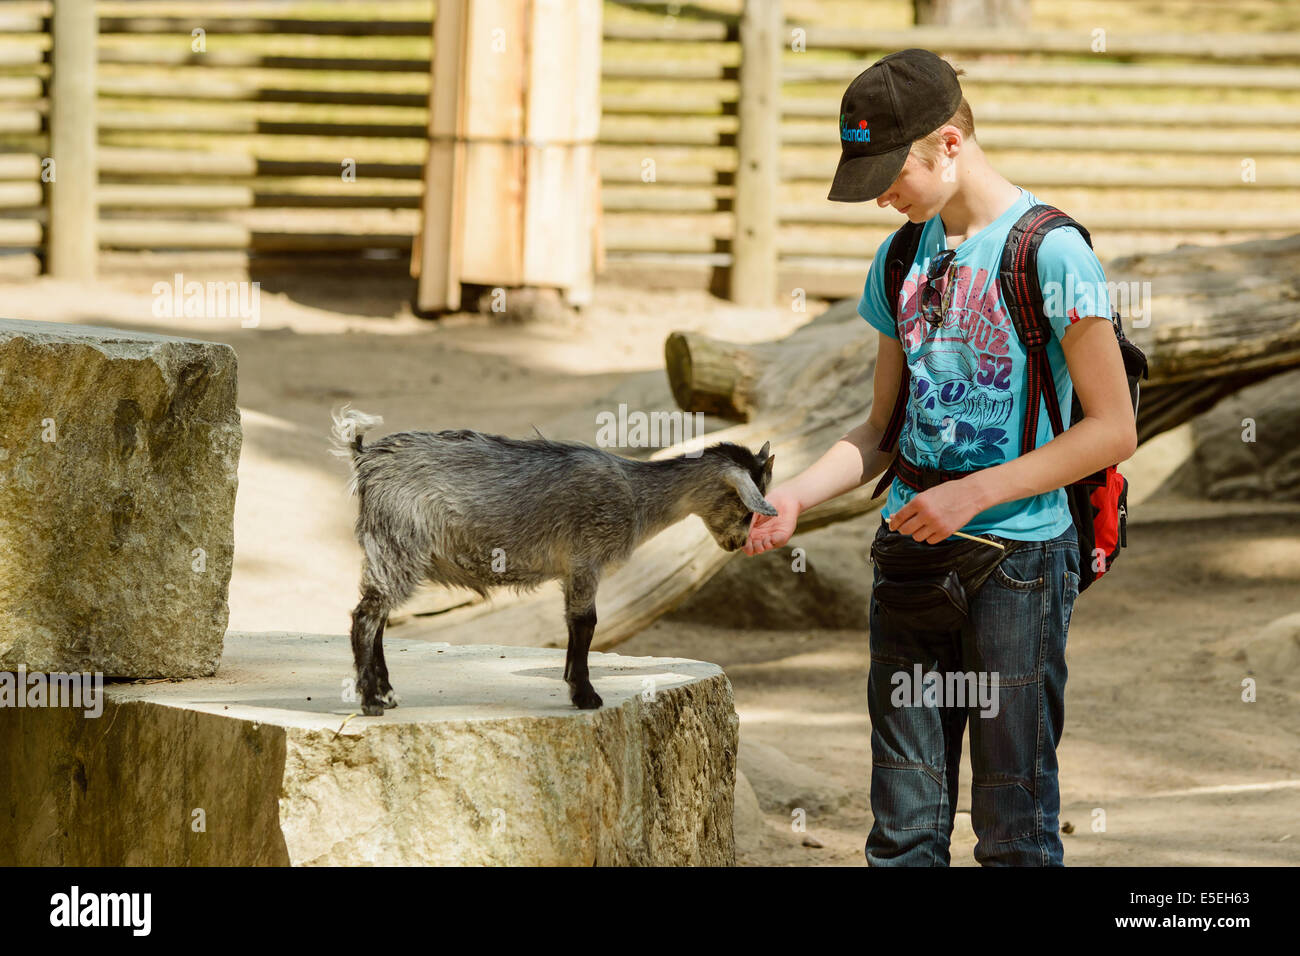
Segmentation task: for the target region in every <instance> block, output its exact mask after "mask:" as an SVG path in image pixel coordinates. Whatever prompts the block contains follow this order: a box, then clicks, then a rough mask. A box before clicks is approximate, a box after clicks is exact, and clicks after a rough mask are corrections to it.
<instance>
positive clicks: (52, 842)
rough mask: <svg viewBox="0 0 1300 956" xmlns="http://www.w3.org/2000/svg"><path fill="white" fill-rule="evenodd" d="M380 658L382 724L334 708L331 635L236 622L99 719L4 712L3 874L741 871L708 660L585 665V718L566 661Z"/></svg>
mask: <svg viewBox="0 0 1300 956" xmlns="http://www.w3.org/2000/svg"><path fill="white" fill-rule="evenodd" d="M384 645H385V648H384V649H385V654H386V657H387V659H388V663H389V668H390V671H391V673H392V678H393V683H394V685H395V686H396V688H397V690H398V692H399V693H400V694H401V695H402V704H401V706H400V707H398V708H396V709H394V710H391V711H388V712H387V713H385V714H384V715H383V716H382V717H361V716H356V717H349V715H350V714H352V713H353V712H355V711H357V710H359V707H358V705H356V704H351V703H347V702H346V701H345V700H344V699H343V682H344V679H345V678H346V677H347V676H348V675H349V673H350V661H351V650H350V647H349V642H348V639H347V638H346V637H343V636H338V637H318V636H309V635H298V634H249V633H238V632H234V631H232V632H230V634H229V635H228V637H227V640H226V651H225V656H224V658H223V660H222V664H221V672H220V675H219V676H217V677H214V678H205V679H200V680H194V681H183V682H170V683H156V684H117V685H110V686H109V687H106V688H105V694H104V697H105V700H104V706H103V712H102V714H101V715H100V716H99V717H97V718H89V717H86V716H85V715H84V713H83V711H82V710H79V709H78V710H74V709H71V708H23V709H12V708H6V709H0V865H12V864H32V865H53V864H61V865H76V866H95V865H105V866H117V865H138V864H150V865H249V864H252V865H265V864H271V865H276V864H280V865H283V864H324V865H333V864H536V865H582V866H589V865H592V864H597V865H600V866H608V865H620V864H632V865H699V864H703V865H731V864H733V863H734V862H735V847H734V837H733V832H732V812H733V801H734V789H735V784H736V754H737V735H738V728H739V720H738V718H737V717H736V713H735V708H734V705H733V702H732V696H731V684H730V682H729V681H728V680H727V677H726V675H725V674H724V673H723V672H722V670H721V669H720V668H718V667H717V666H715V665H713V664H706V663H701V662H699V661H688V660H679V659H676V658H652V657H622V656H619V655H616V654H592V655H591V675H592V680H593V682H594V683H595V685H596V687H597V688H598V689H599V691H600V694H601V696H602V697H603V698H604V700H605V706H604V707H602V708H601V709H599V710H594V711H579V710H577V709H575V708H574V707H573V706H572V705H571V704H570V703H569V699H568V690H567V687H566V685H565V683H564V681H563V671H564V651H563V650H557V649H547V648H531V647H509V648H505V647H495V646H482V645H467V646H451V645H438V644H430V643H425V642H421V641H409V640H399V639H394V638H388V639H386V640H385V642H384ZM200 822H201V824H202V829H201V830H198V829H196V827H198V826H199V824H200ZM5 831H8V832H5Z"/></svg>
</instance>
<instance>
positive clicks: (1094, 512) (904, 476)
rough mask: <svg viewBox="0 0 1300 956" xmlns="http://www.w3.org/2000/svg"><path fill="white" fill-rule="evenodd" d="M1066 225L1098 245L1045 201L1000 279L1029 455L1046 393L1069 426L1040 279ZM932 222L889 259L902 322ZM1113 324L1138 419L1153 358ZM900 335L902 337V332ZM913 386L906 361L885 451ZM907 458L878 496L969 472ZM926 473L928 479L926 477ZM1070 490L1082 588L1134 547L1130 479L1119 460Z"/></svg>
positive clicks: (1026, 222)
mask: <svg viewBox="0 0 1300 956" xmlns="http://www.w3.org/2000/svg"><path fill="white" fill-rule="evenodd" d="M1062 226H1073V227H1074V228H1075V229H1077V230H1079V235H1081V236H1083V239H1084V241H1085V242H1086V243H1088V247H1089V248H1091V247H1092V237H1091V236H1090V235H1089V234H1088V230H1086V229H1084V228H1083V226H1081V225H1079V223H1077V222H1075V221H1074V220H1073V219H1071V218H1070V217H1069V216H1067V215H1066V214H1065V213H1063V212H1061V211H1060V210H1059V209H1056V208H1055V207H1053V206H1048V205H1046V204H1039V205H1035V206H1033V207H1031V208H1030V209H1029V211H1028V212H1026V213H1025V214H1024V215H1023V216H1021V217H1020V219H1019V220H1017V222H1016V224H1015V225H1014V226H1012V227H1011V229H1010V231H1009V232H1008V233H1007V241H1006V245H1005V246H1003V249H1002V265H1001V268H1000V269H999V272H998V282H999V285H1000V288H1001V291H1002V298H1003V301H1005V302H1006V305H1007V311H1008V312H1009V313H1010V315H1011V321H1012V323H1013V324H1014V325H1015V329H1016V334H1017V335H1018V336H1020V341H1021V343H1022V344H1023V345H1024V347H1025V351H1026V353H1027V364H1026V370H1025V395H1024V407H1025V408H1026V409H1027V411H1026V413H1025V427H1024V430H1023V431H1022V432H1021V435H1020V454H1021V455H1023V454H1025V453H1026V452H1028V451H1032V450H1033V449H1034V447H1035V445H1036V444H1037V437H1038V411H1039V402H1040V398H1041V399H1046V402H1047V414H1048V417H1049V418H1050V419H1051V422H1052V434H1053V435H1059V434H1061V432H1063V431H1065V428H1064V427H1063V422H1062V419H1061V408H1060V404H1059V403H1058V401H1057V398H1056V389H1055V388H1054V387H1053V385H1052V369H1051V363H1050V362H1049V361H1048V358H1047V344H1048V343H1049V342H1050V341H1051V340H1052V336H1053V334H1054V333H1053V331H1052V326H1051V322H1050V321H1049V320H1048V318H1047V315H1046V313H1045V311H1044V307H1043V294H1042V290H1041V289H1040V288H1039V282H1038V247H1039V246H1040V245H1042V242H1043V238H1044V237H1045V236H1046V235H1047V234H1048V233H1049V232H1051V231H1052V230H1053V229H1058V228H1060V227H1062ZM924 227H925V224H924V223H913V222H908V223H906V224H904V225H903V226H902V228H900V229H899V230H898V232H896V233H895V234H894V238H893V240H892V241H891V242H890V244H889V252H888V257H887V259H886V260H885V291H886V298H887V299H888V301H889V305H890V309H891V311H892V312H893V314H894V323H895V327H896V328H897V323H898V309H899V299H900V297H901V296H902V291H903V280H904V279H905V278H906V277H907V273H908V272H909V271H911V268H912V263H913V262H914V260H915V259H916V251H917V248H918V247H919V246H920V242H921V231H922V230H923V229H924ZM1111 327H1112V328H1113V329H1114V330H1115V337H1116V338H1117V339H1118V340H1119V347H1120V354H1121V355H1122V357H1123V359H1124V371H1125V373H1126V375H1127V376H1128V383H1129V396H1130V398H1131V399H1132V401H1133V415H1134V417H1135V418H1136V416H1137V408H1138V379H1139V378H1147V377H1148V375H1147V359H1146V356H1145V355H1144V354H1143V353H1142V350H1141V349H1139V348H1138V347H1137V346H1136V345H1134V344H1133V343H1132V342H1131V341H1130V340H1129V339H1128V338H1127V337H1126V336H1125V335H1124V326H1123V323H1122V322H1121V321H1120V316H1119V313H1118V312H1112V314H1111ZM899 338H900V340H901V338H902V333H901V331H900V332H899ZM910 393H911V371H910V370H909V368H908V367H907V365H906V364H904V365H903V376H902V380H901V381H900V382H899V385H898V398H897V399H895V401H894V413H893V415H891V416H890V419H889V425H888V426H887V427H886V428H885V434H884V436H883V437H882V438H881V440H880V445H879V446H878V447H879V449H880V450H881V451H883V452H890V451H892V450H893V449H894V446H895V444H896V443H897V441H898V436H899V435H900V434H901V432H902V430H903V420H904V417H905V416H906V414H907V400H908V397H909V396H910ZM1082 418H1083V409H1082V407H1081V406H1080V404H1079V396H1078V393H1075V394H1074V397H1073V401H1072V402H1071V404H1070V422H1071V424H1073V423H1075V422H1077V421H1079V420H1080V419H1082ZM901 459H902V453H901V452H900V453H899V455H897V456H896V457H895V459H894V461H893V463H891V464H890V466H889V468H888V469H887V470H886V471H885V473H884V474H883V475H882V476H881V478H880V481H879V482H878V483H877V485H876V490H875V492H874V493H873V494H872V497H873V498H875V497H878V496H879V495H880V493H881V492H882V491H883V490H885V489H887V488H888V487H889V483H890V482H891V481H892V480H893V478H894V476H895V475H897V476H898V477H899V479H900V480H902V481H903V482H904V483H905V484H907V485H908V486H909V487H913V488H916V489H917V490H921V488H924V487H929V486H930V485H931V484H937V483H938V482H940V481H948V480H951V479H953V478H960V477H962V475H963V474H969V472H965V473H963V472H951V471H938V470H937V469H927V468H922V467H920V466H918V465H916V464H914V463H912V462H906V461H904V462H902V467H901V468H900V466H899V463H900V460H901ZM918 478H919V479H922V480H921V481H919V482H918V481H917V479H918ZM1065 493H1066V498H1067V500H1068V501H1069V504H1070V516H1071V518H1072V519H1073V521H1074V530H1075V533H1076V534H1077V536H1078V539H1079V593H1083V591H1084V590H1086V589H1087V587H1088V586H1089V585H1090V584H1092V582H1093V581H1095V580H1097V579H1098V578H1100V577H1101V576H1102V575H1103V574H1105V573H1106V572H1107V571H1108V570H1110V567H1111V564H1112V563H1113V562H1114V561H1115V559H1116V558H1118V557H1119V552H1120V548H1126V547H1128V534H1127V528H1126V523H1127V518H1128V479H1127V478H1125V477H1124V476H1123V475H1121V474H1120V473H1119V468H1118V467H1117V466H1116V465H1107V466H1106V467H1105V468H1103V469H1101V470H1100V471H1097V472H1094V473H1093V474H1091V475H1087V476H1086V477H1083V478H1080V479H1079V480H1078V481H1076V482H1073V483H1071V484H1069V485H1067V486H1066V488H1065Z"/></svg>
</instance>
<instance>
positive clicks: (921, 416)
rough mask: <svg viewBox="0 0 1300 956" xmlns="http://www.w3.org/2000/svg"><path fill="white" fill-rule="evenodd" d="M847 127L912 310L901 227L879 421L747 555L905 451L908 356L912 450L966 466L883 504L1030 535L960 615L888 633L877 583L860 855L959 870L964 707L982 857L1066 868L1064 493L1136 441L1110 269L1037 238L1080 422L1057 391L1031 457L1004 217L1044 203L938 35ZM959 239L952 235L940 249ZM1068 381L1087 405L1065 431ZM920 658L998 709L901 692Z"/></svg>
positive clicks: (802, 492)
mask: <svg viewBox="0 0 1300 956" xmlns="http://www.w3.org/2000/svg"><path fill="white" fill-rule="evenodd" d="M840 139H841V157H840V162H839V166H838V168H837V169H836V171H835V178H834V182H833V183H832V186H831V191H830V194H829V197H828V198H830V199H832V200H835V201H839V202H864V201H867V200H871V199H875V200H876V203H877V204H878V205H879V206H881V207H882V208H883V207H888V206H893V207H894V208H895V209H896V210H898V212H899V213H901V214H902V215H904V216H906V217H907V219H908V220H910V221H911V222H914V223H921V222H923V223H925V229H924V232H923V233H922V235H921V242H920V247H919V248H918V250H917V253H916V257H915V260H914V261H913V262H912V264H911V266H910V271H909V272H908V274H907V276H906V278H905V280H904V282H903V290H902V294H901V295H900V297H899V302H898V312H899V321H898V325H897V327H896V326H895V322H894V317H893V315H892V311H891V309H890V304H889V303H888V301H887V300H886V293H885V260H886V255H887V252H888V249H889V241H890V239H889V238H887V239H886V240H885V241H884V242H883V243H882V244H881V246H880V248H879V249H878V251H877V252H876V256H875V258H874V259H873V260H872V263H871V269H870V272H869V274H868V276H867V280H866V285H865V288H864V290H863V294H862V298H861V301H860V302H859V304H858V312H859V314H860V315H861V316H862V317H863V318H864V319H866V321H867V322H868V323H870V324H871V325H872V326H874V327H875V328H876V329H877V330H878V335H879V344H878V351H877V357H876V369H875V382H874V401H873V404H872V408H871V415H870V417H869V418H868V419H867V420H866V421H865V422H863V423H862V424H861V425H859V426H858V427H857V428H855V429H853V430H852V431H851V432H849V433H848V435H846V436H845V437H844V438H843V439H841V440H840V441H839V442H837V443H836V444H835V445H834V446H832V447H831V449H830V450H829V451H827V452H826V454H825V455H823V456H822V457H821V458H820V459H819V460H818V461H817V462H815V463H814V464H812V465H811V466H809V467H808V468H807V469H806V470H805V471H803V472H802V473H801V474H799V475H797V476H796V477H794V478H791V479H790V480H788V481H785V482H783V483H781V484H779V485H777V486H776V487H775V488H773V489H772V490H771V491H770V492H768V495H767V500H768V501H769V502H771V503H772V505H773V506H775V507H776V508H777V510H778V512H779V514H778V515H777V516H776V517H770V518H769V517H764V516H761V515H756V516H755V518H754V522H753V524H752V526H751V528H750V536H749V540H748V541H747V542H746V545H745V549H744V550H745V553H746V554H750V555H753V554H759V553H762V552H763V551H766V550H768V549H770V548H776V547H781V546H782V545H784V544H785V543H786V542H787V541H788V540H789V538H790V536H791V534H793V532H794V529H795V525H796V522H797V521H798V517H799V514H800V513H801V512H802V511H804V510H806V509H808V508H811V507H813V506H814V505H816V504H819V503H821V502H823V501H826V500H828V499H830V498H833V497H835V496H836V495H840V494H843V493H844V492H846V491H850V490H852V489H853V488H856V487H858V486H859V485H861V484H863V483H864V482H867V481H870V480H872V479H874V478H875V477H876V476H877V475H880V474H881V473H882V472H884V471H885V470H886V469H887V468H888V467H889V465H890V464H891V462H892V461H893V459H894V455H893V454H892V453H890V454H886V453H885V452H882V451H879V450H878V448H877V446H878V445H879V443H880V440H881V437H882V435H883V433H884V431H885V428H886V425H887V424H888V422H889V419H890V416H891V414H892V412H893V408H894V402H895V398H896V395H897V391H898V387H899V381H900V378H901V375H902V370H903V367H904V363H906V364H907V367H908V369H909V370H910V374H911V390H910V394H909V398H908V406H907V410H906V411H907V414H906V419H905V423H904V426H903V431H902V434H901V435H900V437H899V441H898V451H899V452H900V453H901V454H902V455H903V457H904V458H906V459H907V460H908V461H909V462H911V463H912V464H914V465H919V466H921V467H923V468H927V469H940V468H941V469H945V470H946V471H949V472H959V473H964V474H961V475H959V476H957V477H952V478H950V479H949V480H943V481H942V482H941V483H938V484H935V485H933V487H928V488H926V490H923V491H919V492H918V491H915V490H914V489H913V488H911V487H909V485H908V484H905V483H904V482H903V481H902V480H901V479H900V478H899V477H895V478H894V480H893V483H892V485H891V486H890V489H889V497H888V499H887V500H886V502H885V506H884V508H883V509H882V512H881V515H882V520H883V521H884V522H887V525H888V527H889V528H890V529H891V530H895V531H898V532H900V533H902V534H907V535H911V536H912V537H913V538H914V539H915V540H917V541H923V542H928V543H930V544H935V543H938V542H941V541H944V540H946V539H948V538H949V537H950V536H951V535H952V533H953V532H954V531H959V530H960V531H963V532H965V533H968V534H976V535H979V534H985V533H991V534H996V535H1001V536H1002V537H1006V538H1014V539H1017V540H1020V541H1025V542H1029V543H1028V544H1025V545H1023V546H1021V547H1020V548H1019V549H1018V550H1016V551H1014V552H1012V554H1010V555H1009V556H1008V557H1007V558H1006V559H1005V560H1004V561H1003V562H1002V564H1001V565H999V567H998V568H997V570H995V571H994V572H993V575H992V576H991V577H990V578H989V579H988V581H987V582H986V583H985V584H984V586H983V587H982V588H980V589H979V590H978V591H977V592H976V593H975V595H974V596H973V597H972V598H971V599H970V612H969V620H968V623H967V624H966V625H965V626H963V627H962V629H961V631H960V632H953V633H950V634H930V635H925V636H919V637H918V636H907V635H904V634H900V633H893V632H891V631H890V630H889V629H888V628H887V627H885V626H884V624H883V623H882V621H881V618H880V614H879V605H878V603H877V601H876V600H875V598H874V597H873V598H872V601H871V609H870V627H871V632H870V648H871V667H870V674H869V677H868V695H867V696H868V708H869V711H870V714H871V724H872V732H871V750H872V774H871V809H872V814H873V816H874V818H875V821H874V823H873V825H872V828H871V833H870V835H869V836H868V838H867V844H866V856H867V862H868V863H869V864H870V865H872V866H946V865H948V863H949V862H950V859H949V845H950V839H951V834H952V826H953V819H954V814H955V813H956V807H957V797H958V794H957V781H958V770H959V767H960V763H961V741H962V734H963V732H964V729H965V726H966V721H967V717H968V716H969V717H970V733H971V765H972V769H973V772H974V780H973V785H972V793H971V822H972V824H973V826H974V829H975V833H976V836H977V838H978V842H977V844H976V847H975V858H976V860H977V861H979V863H980V864H982V865H1025V866H1044V865H1057V866H1059V865H1062V863H1063V851H1062V846H1061V840H1060V837H1059V835H1058V817H1059V811H1060V795H1059V790H1058V785H1057V764H1056V747H1057V744H1058V743H1059V741H1060V737H1061V729H1062V724H1063V720H1064V697H1065V678H1066V667H1065V640H1066V632H1067V631H1068V629H1069V622H1070V613H1071V610H1072V608H1073V605H1074V599H1075V598H1076V597H1077V596H1078V586H1079V555H1078V550H1077V549H1078V543H1077V538H1076V535H1075V530H1074V525H1073V523H1072V520H1071V516H1070V511H1069V506H1068V504H1067V501H1066V496H1065V492H1064V490H1063V488H1064V486H1065V485H1068V484H1070V483H1071V482H1073V481H1076V480H1078V479H1080V478H1082V477H1084V476H1085V475H1089V474H1091V473H1093V472H1095V471H1098V470H1100V469H1102V468H1104V467H1106V466H1107V465H1112V464H1115V463H1117V462H1120V461H1123V460H1124V459H1126V458H1128V457H1129V456H1130V455H1131V454H1132V453H1133V451H1134V450H1135V448H1136V447H1137V433H1136V428H1135V424H1134V420H1133V407H1132V402H1131V399H1130V397H1129V391H1128V382H1127V379H1126V377H1125V372H1124V365H1123V361H1122V359H1121V356H1120V351H1119V346H1118V344H1117V342H1116V338H1115V333H1114V331H1113V330H1112V328H1111V326H1110V308H1109V299H1108V297H1107V296H1106V289H1105V275H1104V273H1103V272H1102V268H1101V264H1100V263H1099V262H1098V261H1097V257H1096V256H1095V255H1093V253H1092V250H1091V249H1090V248H1089V247H1088V245H1087V244H1086V243H1085V242H1084V240H1083V237H1082V236H1081V235H1080V234H1079V232H1078V230H1076V229H1074V228H1072V227H1062V228H1058V229H1055V230H1053V231H1052V232H1050V233H1049V234H1048V235H1047V237H1046V238H1045V239H1044V240H1043V242H1042V245H1041V246H1040V248H1039V250H1038V275H1039V280H1040V283H1041V288H1042V291H1043V294H1044V299H1045V304H1046V312H1047V315H1048V317H1049V319H1050V320H1051V325H1052V329H1053V331H1054V333H1055V337H1054V338H1053V340H1052V341H1051V342H1050V343H1049V344H1048V346H1047V354H1048V358H1049V360H1050V362H1051V366H1052V369H1053V379H1054V382H1053V384H1054V385H1055V388H1056V393H1057V398H1058V401H1059V403H1060V407H1061V413H1062V415H1063V416H1064V418H1065V421H1064V425H1065V426H1066V427H1067V428H1068V431H1065V432H1063V433H1062V434H1061V435H1060V437H1055V438H1054V437H1053V433H1052V428H1051V423H1050V421H1049V419H1048V415H1047V413H1046V404H1045V403H1044V404H1043V407H1042V409H1041V410H1040V417H1039V421H1038V424H1039V429H1038V444H1037V446H1036V447H1035V449H1034V450H1032V451H1029V452H1028V453H1027V454H1024V455H1021V454H1020V449H1019V442H1018V439H1019V435H1020V431H1021V429H1022V428H1023V426H1024V421H1025V409H1024V408H1023V407H1020V406H1021V405H1022V404H1023V403H1024V389H1025V374H1026V371H1025V368H1026V363H1025V350H1024V347H1023V346H1022V345H1021V343H1020V340H1019V337H1018V336H1017V335H1016V332H1015V329H1014V327H1013V326H1012V324H1011V320H1010V317H1009V315H1008V312H1007V309H1006V305H1005V302H1004V300H1003V296H1002V292H1001V290H1000V288H999V280H998V271H999V262H1000V259H1001V255H1002V248H1003V243H1004V241H1005V240H1006V237H1007V232H1008V230H1009V229H1010V227H1011V226H1012V225H1013V224H1014V223H1015V222H1016V220H1017V219H1019V218H1020V216H1021V214H1022V213H1024V212H1025V211H1026V210H1027V209H1028V208H1029V207H1030V206H1031V205H1032V204H1034V203H1036V202H1038V200H1037V199H1036V198H1035V197H1034V196H1033V195H1031V194H1030V193H1029V192H1028V191H1027V190H1024V189H1021V188H1020V187H1018V186H1015V185H1013V184H1012V183H1010V182H1008V181H1007V180H1006V179H1005V178H1003V177H1002V176H1001V175H999V174H998V173H997V172H996V171H995V170H994V169H993V167H992V166H991V165H989V162H988V160H987V159H986V158H985V156H984V153H983V151H982V150H981V149H980V146H979V144H978V143H977V142H976V141H975V132H974V124H973V120H972V117H971V111H970V107H969V106H968V105H967V103H966V100H965V98H964V97H963V96H962V92H961V86H960V84H959V83H958V80H957V74H956V72H954V70H953V69H952V67H950V66H949V65H948V64H947V63H945V62H944V61H943V60H942V59H940V58H939V57H938V56H936V55H935V54H933V53H931V52H929V51H926V50H903V51H901V52H899V53H893V54H890V55H889V56H886V57H884V58H883V59H881V60H879V61H877V62H876V63H874V64H873V65H872V66H871V67H870V68H869V69H867V70H866V71H864V72H863V73H862V74H860V75H859V76H858V77H857V78H856V79H854V80H853V82H852V83H851V84H849V87H848V89H847V90H846V91H845V94H844V98H843V101H842V104H841V109H840ZM890 238H892V236H891V237H890ZM945 250H953V252H952V253H951V254H949V255H947V256H944V257H941V256H940V254H941V253H943V252H945ZM936 260H937V261H936ZM930 284H933V285H934V288H933V289H931V290H929V293H928V294H926V293H927V290H926V286H927V285H930ZM1053 290H1056V294H1055V295H1053V294H1051V293H1052V292H1053ZM1060 290H1066V291H1067V293H1069V294H1068V296H1067V298H1068V299H1071V300H1072V301H1067V300H1065V299H1063V298H1062V296H1061V295H1060ZM898 330H901V331H902V333H903V336H902V340H901V341H900V339H899V336H898ZM1072 389H1076V390H1077V391H1078V395H1079V401H1080V404H1081V406H1082V408H1083V410H1084V417H1083V420H1081V421H1079V422H1076V423H1074V425H1073V427H1069V426H1070V425H1071V423H1070V420H1069V414H1070V403H1071V397H1072ZM879 579H880V575H879V571H878V570H876V571H875V582H876V583H879ZM915 664H919V665H920V666H921V669H922V672H927V673H928V672H930V671H937V672H938V674H939V675H940V677H943V676H944V675H946V674H949V673H952V672H962V673H970V672H974V673H977V674H981V675H986V676H985V679H986V680H987V681H988V682H989V684H990V685H992V686H994V687H996V688H997V690H996V706H994V707H982V706H981V705H979V704H975V703H972V704H971V705H970V706H969V707H958V706H933V705H929V706H903V705H901V704H897V705H896V704H895V702H894V700H892V699H891V697H892V695H893V694H894V693H895V687H896V686H897V679H896V675H897V674H898V673H900V672H902V673H903V674H905V675H910V674H912V673H913V670H912V668H913V665H915ZM994 680H996V682H997V683H996V684H994V683H993V681H994ZM945 683H946V682H945ZM940 686H943V685H940Z"/></svg>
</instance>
